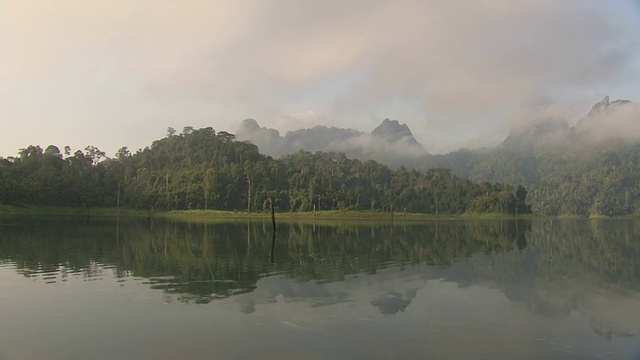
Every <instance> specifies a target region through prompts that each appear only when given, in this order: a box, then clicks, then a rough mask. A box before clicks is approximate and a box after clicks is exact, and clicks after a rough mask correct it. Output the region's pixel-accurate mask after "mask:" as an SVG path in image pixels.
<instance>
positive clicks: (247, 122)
mask: <svg viewBox="0 0 640 360" xmlns="http://www.w3.org/2000/svg"><path fill="white" fill-rule="evenodd" d="M240 126H242V127H244V128H246V129H251V130H259V129H260V125H259V124H258V122H257V121H255V120H254V119H251V118H249V119H244V120H242V123H241V124H240Z"/></svg>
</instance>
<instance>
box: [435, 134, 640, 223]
mask: <svg viewBox="0 0 640 360" xmlns="http://www.w3.org/2000/svg"><path fill="white" fill-rule="evenodd" d="M427 166H447V167H449V168H451V169H452V172H453V173H454V174H456V175H458V176H460V177H462V178H468V179H471V180H473V181H491V182H493V181H499V182H503V183H507V184H510V183H511V184H513V183H516V184H522V185H523V186H526V187H527V189H529V197H528V200H529V202H530V204H531V207H532V211H533V212H535V213H539V214H546V215H580V216H584V217H589V216H594V215H604V216H620V215H628V214H634V213H637V212H638V211H640V144H638V143H633V142H621V141H620V142H615V143H608V144H593V145H589V146H587V145H585V144H581V145H577V146H576V145H573V144H572V145H571V146H567V147H566V148H564V149H561V148H559V147H556V148H549V149H544V150H542V151H541V150H536V149H527V150H526V151H517V149H513V148H506V147H498V148H494V149H490V150H485V151H470V150H460V151H457V152H454V153H450V154H447V155H441V156H439V157H435V158H434V159H433V161H432V163H431V164H429V165H427Z"/></svg>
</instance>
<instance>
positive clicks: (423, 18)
mask: <svg viewBox="0 0 640 360" xmlns="http://www.w3.org/2000/svg"><path fill="white" fill-rule="evenodd" d="M639 34H640V2H639V1H637V0H629V1H625V0H619V1H600V0H593V1H589V0H573V1H563V0H531V1H513V0H478V1H474V0H465V1H441V0H433V1H431V0H424V1H412V0H400V1H399V0H349V1H344V0H339V1H338V0H336V1H334V0H318V1H299V0H269V1H263V0H255V1H241V0H231V1H161V0H149V1H144V0H137V1H130V0H124V1H118V0H110V1H87V0H77V1H67V0H56V1H36V0H33V1H23V0H15V1H14V0H0V121H1V123H0V125H1V128H0V131H1V134H2V135H1V141H0V155H4V156H7V155H15V154H16V153H17V151H18V149H20V148H24V147H26V146H28V145H31V144H34V145H35V144H38V145H41V146H42V147H43V148H44V147H46V146H47V145H49V144H55V145H57V146H59V147H60V148H62V147H64V146H65V145H70V146H71V147H72V148H73V149H78V148H84V147H85V146H87V145H94V146H97V147H99V148H100V149H102V150H104V151H106V152H107V153H108V155H110V156H112V155H113V154H114V153H115V151H116V150H117V149H118V148H120V147H122V146H128V147H129V148H130V149H131V150H134V151H135V150H137V149H138V148H143V147H145V146H147V145H150V144H151V142H152V141H153V140H155V139H158V138H161V137H164V136H165V134H166V129H167V127H169V126H171V127H174V128H176V129H178V130H181V129H182V127H184V126H194V127H196V128H199V127H207V126H211V127H213V128H214V129H216V130H226V131H230V132H235V130H236V129H237V128H238V125H239V124H240V122H241V121H242V120H243V119H245V118H249V117H251V118H254V119H256V120H258V122H259V123H260V124H261V126H267V127H273V128H276V129H278V130H280V131H281V132H282V133H284V132H286V131H288V130H293V129H297V128H303V127H311V126H314V125H318V124H322V125H329V126H337V127H352V128H355V129H358V130H362V131H371V130H372V129H373V128H375V127H376V126H377V125H378V124H379V123H380V122H381V121H382V120H383V119H384V118H391V119H397V120H399V121H400V122H401V123H406V124H407V125H409V127H410V128H411V130H412V131H413V133H414V135H415V136H416V138H417V139H418V141H420V142H421V143H422V144H423V145H424V146H425V148H426V149H427V150H428V151H430V152H434V153H437V152H444V151H450V150H455V149H457V148H459V147H461V146H465V147H477V146H485V145H493V144H496V143H498V142H499V141H501V140H502V139H503V138H504V136H506V134H507V133H508V130H509V128H510V127H512V126H514V125H517V124H519V123H522V122H530V121H534V120H535V119H536V118H539V117H544V116H561V117H564V118H567V119H568V120H569V121H570V122H575V121H577V120H578V118H580V117H581V116H583V115H585V114H586V113H587V112H588V111H589V109H590V107H591V105H592V104H593V103H595V102H597V101H599V100H600V99H602V98H603V97H604V96H605V95H607V94H608V95H610V96H611V98H612V100H614V99H617V98H625V99H629V100H632V101H640V40H638V38H640V36H639Z"/></svg>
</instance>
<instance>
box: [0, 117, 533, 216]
mask: <svg viewBox="0 0 640 360" xmlns="http://www.w3.org/2000/svg"><path fill="white" fill-rule="evenodd" d="M526 197H527V190H526V189H525V188H524V187H522V186H517V187H514V186H512V185H508V184H501V183H489V182H480V183H477V182H472V181H469V180H464V179H460V178H458V177H456V176H455V175H453V174H452V173H451V171H449V170H447V169H443V168H433V169H428V170H424V171H419V170H415V169H407V168H404V167H400V168H398V169H395V170H392V169H390V168H389V167H387V166H385V165H381V164H379V163H377V162H375V161H373V160H369V161H360V160H354V159H348V158H346V157H345V155H344V154H341V153H334V152H316V153H313V154H312V153H309V152H304V151H299V152H297V153H295V154H292V155H289V156H286V157H282V158H279V159H274V158H272V157H269V156H265V155H263V154H261V153H260V152H259V150H258V148H257V147H256V146H255V145H254V144H252V143H249V142H242V141H236V139H235V136H234V135H233V134H230V133H227V132H224V131H220V132H216V131H215V130H214V129H213V128H211V127H207V128H202V129H194V128H193V127H185V128H184V129H183V131H182V132H181V133H180V134H177V132H176V131H175V130H174V129H172V128H169V129H168V132H167V136H166V137H165V138H162V139H159V140H156V141H154V142H153V143H152V144H151V145H150V146H148V147H146V148H145V149H141V150H138V151H137V152H136V153H132V152H131V151H130V150H129V149H128V148H126V147H123V148H121V149H119V150H118V151H117V153H116V155H115V157H113V158H109V157H107V156H106V154H105V153H104V152H103V151H100V150H99V149H98V148H96V147H94V146H88V147H87V148H85V149H84V151H81V150H76V151H75V152H73V151H72V150H71V149H70V148H68V147H65V148H64V150H63V151H61V150H60V149H59V148H58V147H56V146H53V145H50V146H48V147H47V148H45V149H42V148H41V147H40V146H37V145H31V146H28V147H27V148H24V149H21V150H20V152H19V155H18V156H17V157H9V158H6V159H0V203H2V204H11V205H53V206H76V207H114V206H126V207H130V208H135V209H161V210H188V209H215V210H230V211H264V210H267V209H268V207H269V204H270V199H271V200H273V205H274V206H275V208H276V210H277V211H282V212H285V211H286V212H298V211H315V210H317V211H320V210H373V211H396V212H412V213H428V214H463V213H504V214H518V213H526V212H529V210H530V208H529V206H528V205H527V204H526Z"/></svg>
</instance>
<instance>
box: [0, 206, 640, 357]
mask: <svg viewBox="0 0 640 360" xmlns="http://www.w3.org/2000/svg"><path fill="white" fill-rule="evenodd" d="M272 235H273V233H272V229H271V224H270V222H269V221H264V222H262V221H250V222H247V221H235V222H234V221H226V222H225V221H219V222H216V221H211V222H203V221H199V222H181V221H173V220H162V219H156V220H154V221H153V222H148V221H147V220H146V219H122V218H120V219H115V218H105V219H102V218H98V219H91V220H86V219H75V220H74V219H60V218H37V217H34V218H26V219H25V218H20V219H18V218H0V316H1V318H0V319H1V321H0V360H14V359H20V360H24V359H209V358H211V359H213V358H216V359H218V358H220V359H252V358H257V359H397V358H405V359H416V358H422V359H638V358H640V221H637V220H629V219H603V220H556V219H554V220H550V219H546V220H544V219H539V220H517V221H516V220H487V221H462V220H456V221H443V220H442V221H441V220H438V221H436V220H433V221H423V222H408V221H407V222H406V223H403V222H402V221H396V222H395V223H393V224H392V223H365V222H361V223H358V222H328V221H325V222H317V223H315V222H311V221H309V222H291V223H283V222H280V223H279V224H278V228H277V232H276V234H275V237H273V236H272Z"/></svg>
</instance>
